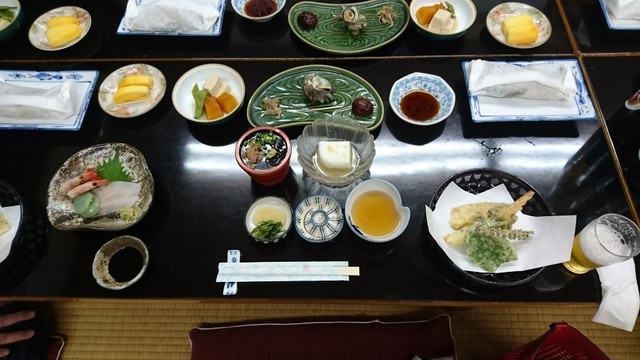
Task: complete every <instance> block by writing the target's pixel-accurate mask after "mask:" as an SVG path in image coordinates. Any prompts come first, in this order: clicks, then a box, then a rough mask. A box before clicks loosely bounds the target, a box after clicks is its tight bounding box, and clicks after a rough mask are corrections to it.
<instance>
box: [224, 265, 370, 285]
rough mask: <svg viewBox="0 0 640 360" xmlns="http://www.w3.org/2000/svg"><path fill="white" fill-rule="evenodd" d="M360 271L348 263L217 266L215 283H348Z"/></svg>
mask: <svg viewBox="0 0 640 360" xmlns="http://www.w3.org/2000/svg"><path fill="white" fill-rule="evenodd" d="M358 275H359V269H358V268H357V267H350V266H349V262H347V261H301V262H299V261H290V262H289V261H287V262H245V263H228V262H227V263H220V264H218V276H217V277H216V282H278V281H348V280H349V276H358Z"/></svg>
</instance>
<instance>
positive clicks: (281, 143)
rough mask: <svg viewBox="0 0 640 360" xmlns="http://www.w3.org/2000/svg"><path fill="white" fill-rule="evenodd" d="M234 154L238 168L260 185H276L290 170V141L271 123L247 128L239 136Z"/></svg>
mask: <svg viewBox="0 0 640 360" xmlns="http://www.w3.org/2000/svg"><path fill="white" fill-rule="evenodd" d="M235 158H236V162H237V163H238V165H240V168H242V170H244V171H245V172H246V173H247V174H249V176H251V179H252V180H253V181H255V182H256V183H258V184H260V185H266V186H271V185H276V184H278V183H279V182H281V181H282V180H284V178H286V177H287V175H288V174H289V163H290V161H291V141H290V140H289V137H288V136H287V134H285V133H284V132H283V131H282V130H280V129H278V128H275V127H273V126H259V127H256V128H253V129H250V130H248V131H247V132H245V133H244V134H242V136H241V137H240V139H239V140H238V142H237V143H236V147H235Z"/></svg>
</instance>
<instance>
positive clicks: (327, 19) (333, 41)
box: [288, 0, 410, 55]
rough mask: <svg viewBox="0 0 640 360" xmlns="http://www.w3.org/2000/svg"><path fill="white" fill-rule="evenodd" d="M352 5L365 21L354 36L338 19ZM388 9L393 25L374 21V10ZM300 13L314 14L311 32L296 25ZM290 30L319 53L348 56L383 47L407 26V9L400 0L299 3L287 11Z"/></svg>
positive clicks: (376, 13) (376, 16) (375, 12)
mask: <svg viewBox="0 0 640 360" xmlns="http://www.w3.org/2000/svg"><path fill="white" fill-rule="evenodd" d="M351 6H355V7H356V8H357V9H358V11H359V12H360V14H362V15H364V16H365V17H366V19H367V26H366V27H365V28H364V29H363V30H362V31H361V32H360V33H359V34H358V35H352V34H351V33H350V32H349V31H348V30H347V28H346V26H345V25H344V22H343V21H342V20H341V19H336V18H335V17H334V16H335V15H340V14H341V12H342V8H343V7H351ZM384 6H388V7H391V8H392V9H393V14H394V16H393V23H392V24H387V23H382V22H380V21H379V20H378V11H380V10H381V9H382V7H384ZM303 11H306V12H311V13H314V14H315V15H316V16H317V17H318V24H317V25H316V26H315V27H314V28H313V29H309V30H307V29H303V28H302V27H300V25H298V16H299V15H300V13H302V12H303ZM288 18H289V26H290V27H291V31H292V32H293V33H294V34H295V35H296V36H297V37H298V38H300V40H302V41H303V42H304V43H306V44H307V45H309V46H311V47H313V48H316V49H318V50H320V51H324V52H328V53H332V54H339V55H352V54H361V53H364V52H367V51H372V50H375V49H378V48H380V47H382V46H385V45H387V44H388V43H390V42H392V41H393V40H395V39H396V38H398V37H399V36H400V35H401V34H402V32H404V30H405V29H406V28H407V25H408V24H409V19H410V16H409V6H408V5H407V3H406V2H405V1H404V0H369V1H363V2H359V3H351V4H326V3H320V2H314V1H301V2H299V3H297V4H295V5H293V6H292V7H291V10H289V17H288Z"/></svg>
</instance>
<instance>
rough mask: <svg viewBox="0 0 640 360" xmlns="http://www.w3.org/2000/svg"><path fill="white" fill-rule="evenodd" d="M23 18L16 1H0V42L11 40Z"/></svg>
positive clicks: (18, 3) (20, 7) (20, 8)
mask: <svg viewBox="0 0 640 360" xmlns="http://www.w3.org/2000/svg"><path fill="white" fill-rule="evenodd" d="M23 18H24V11H22V6H21V5H20V2H19V1H18V0H0V41H3V40H7V39H9V38H11V37H12V36H13V35H14V34H15V33H16V31H17V30H18V28H20V25H22V20H23Z"/></svg>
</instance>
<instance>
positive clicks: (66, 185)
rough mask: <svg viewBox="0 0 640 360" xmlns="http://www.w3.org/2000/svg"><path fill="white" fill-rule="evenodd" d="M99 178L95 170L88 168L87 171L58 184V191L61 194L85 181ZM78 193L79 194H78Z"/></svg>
mask: <svg viewBox="0 0 640 360" xmlns="http://www.w3.org/2000/svg"><path fill="white" fill-rule="evenodd" d="M95 180H101V178H100V175H98V173H97V172H96V170H95V169H94V168H88V169H87V171H85V172H84V174H82V175H78V176H76V177H73V178H71V179H69V180H67V181H65V182H63V183H62V185H60V192H61V193H62V194H67V193H68V192H69V191H71V189H73V188H75V187H77V186H79V185H82V184H84V183H86V182H87V181H95ZM78 195H79V194H78Z"/></svg>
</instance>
